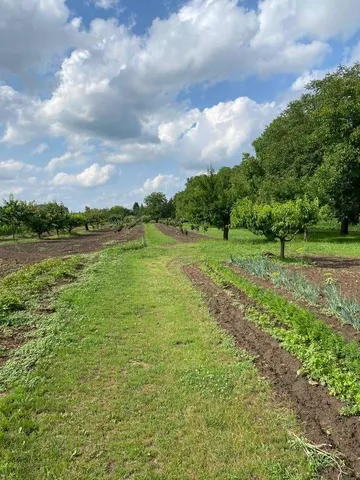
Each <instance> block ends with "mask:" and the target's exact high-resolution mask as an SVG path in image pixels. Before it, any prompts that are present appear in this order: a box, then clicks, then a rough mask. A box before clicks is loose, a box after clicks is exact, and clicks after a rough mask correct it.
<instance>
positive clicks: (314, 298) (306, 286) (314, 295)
mask: <svg viewBox="0 0 360 480" xmlns="http://www.w3.org/2000/svg"><path fill="white" fill-rule="evenodd" d="M231 263H232V264H233V265H236V266H238V267H240V268H242V269H243V270H245V271H246V272H248V273H250V274H252V275H255V276H256V277H259V278H262V279H265V280H269V281H271V282H272V283H273V284H274V285H275V286H277V287H280V288H284V289H285V290H287V291H289V292H291V293H292V294H293V295H294V296H295V297H296V298H301V299H303V300H305V301H306V302H308V303H309V304H311V305H318V304H321V305H323V306H324V307H325V308H326V310H327V311H328V312H329V313H330V314H331V315H335V316H336V317H338V318H339V320H340V321H341V322H342V323H344V324H349V325H352V326H353V327H354V328H355V329H357V330H360V305H359V304H358V302H357V301H356V300H355V299H352V298H348V297H346V296H344V295H342V293H341V291H340V289H339V288H338V286H337V285H336V284H335V283H334V282H333V280H332V278H331V277H329V278H328V279H327V281H326V282H325V284H324V285H323V286H322V287H321V286H319V285H315V284H313V283H312V282H310V281H309V280H308V279H307V278H306V277H305V276H304V275H301V274H300V273H298V272H295V271H293V270H291V269H289V268H287V267H285V266H283V265H281V264H280V263H279V262H275V261H273V260H270V259H269V258H267V257H247V258H241V257H231Z"/></svg>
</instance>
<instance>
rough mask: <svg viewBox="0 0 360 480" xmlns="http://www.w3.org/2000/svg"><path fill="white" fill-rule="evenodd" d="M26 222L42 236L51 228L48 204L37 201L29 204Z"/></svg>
mask: <svg viewBox="0 0 360 480" xmlns="http://www.w3.org/2000/svg"><path fill="white" fill-rule="evenodd" d="M25 222H26V225H27V227H28V228H29V229H30V230H31V231H32V232H34V233H36V234H37V236H38V237H39V238H41V235H42V234H43V233H45V232H48V231H49V230H50V229H51V224H50V221H49V217H48V215H47V210H46V205H37V204H36V203H35V202H32V203H30V204H29V205H28V214H27V215H26V219H25Z"/></svg>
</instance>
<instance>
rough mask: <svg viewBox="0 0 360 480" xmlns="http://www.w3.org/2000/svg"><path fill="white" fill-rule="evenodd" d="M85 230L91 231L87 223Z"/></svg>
mask: <svg viewBox="0 0 360 480" xmlns="http://www.w3.org/2000/svg"><path fill="white" fill-rule="evenodd" d="M85 230H86V231H89V225H88V224H87V223H85Z"/></svg>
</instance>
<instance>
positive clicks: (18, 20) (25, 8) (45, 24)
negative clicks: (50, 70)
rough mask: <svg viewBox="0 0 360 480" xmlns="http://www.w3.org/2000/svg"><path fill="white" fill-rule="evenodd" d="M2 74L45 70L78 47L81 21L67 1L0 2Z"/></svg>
mask: <svg viewBox="0 0 360 480" xmlns="http://www.w3.org/2000/svg"><path fill="white" fill-rule="evenodd" d="M0 12H1V21H0V72H1V71H3V72H11V73H23V72H24V71H26V70H27V69H29V68H31V69H34V68H41V69H44V68H45V69H46V66H48V65H49V64H50V63H51V62H52V60H53V59H54V58H55V57H56V56H57V55H62V54H64V52H65V51H66V50H67V49H68V48H71V47H75V46H77V45H78V43H79V40H80V39H79V27H80V21H79V19H72V20H70V18H69V15H70V12H69V9H68V7H67V6H66V3H65V0H49V1H44V0H16V1H12V0H0Z"/></svg>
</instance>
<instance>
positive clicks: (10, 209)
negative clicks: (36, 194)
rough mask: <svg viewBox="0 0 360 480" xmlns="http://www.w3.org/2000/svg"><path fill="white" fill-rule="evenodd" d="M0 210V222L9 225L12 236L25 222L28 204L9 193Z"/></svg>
mask: <svg viewBox="0 0 360 480" xmlns="http://www.w3.org/2000/svg"><path fill="white" fill-rule="evenodd" d="M3 202H4V204H3V206H2V207H1V210H0V224H1V225H6V226H8V227H9V229H10V231H11V234H12V236H13V238H15V235H16V234H17V232H18V231H19V229H20V228H21V226H22V225H23V224H24V223H25V220H26V218H27V216H28V206H27V204H26V202H24V201H22V200H18V199H15V197H14V196H13V195H10V196H9V198H8V199H7V200H6V199H4V201H3Z"/></svg>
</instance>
